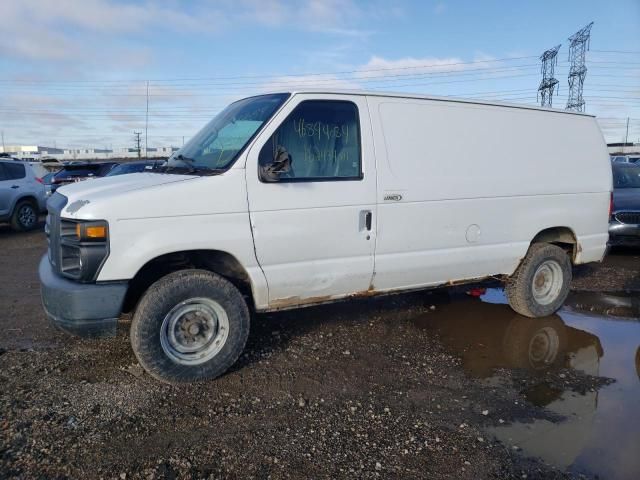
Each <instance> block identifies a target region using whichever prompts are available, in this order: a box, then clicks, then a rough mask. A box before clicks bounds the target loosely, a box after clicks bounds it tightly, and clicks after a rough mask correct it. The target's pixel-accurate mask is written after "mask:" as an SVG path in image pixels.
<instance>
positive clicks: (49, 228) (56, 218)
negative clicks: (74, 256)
mask: <svg viewBox="0 0 640 480" xmlns="http://www.w3.org/2000/svg"><path fill="white" fill-rule="evenodd" d="M66 204H67V198H66V197H65V196H63V195H61V194H59V193H57V192H56V193H54V194H53V195H51V197H49V201H48V202H47V210H48V211H49V214H48V215H47V224H46V226H45V231H46V232H47V243H48V244H49V251H48V255H49V262H50V263H51V265H52V266H53V269H54V271H57V272H60V269H61V260H60V256H61V255H60V254H61V252H60V213H61V212H62V209H63V208H64V206H65V205H66Z"/></svg>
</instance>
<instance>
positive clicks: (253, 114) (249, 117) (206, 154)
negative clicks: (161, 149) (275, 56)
mask: <svg viewBox="0 0 640 480" xmlns="http://www.w3.org/2000/svg"><path fill="white" fill-rule="evenodd" d="M288 97H289V94H286V93H282V94H271V95H260V96H257V97H251V98H245V99H243V100H238V101H237V102H234V103H232V104H231V105H229V106H228V107H227V108H225V109H224V110H223V111H222V112H220V113H219V114H218V115H216V117H215V118H214V119H213V120H211V121H210V122H209V123H208V124H207V125H206V126H205V127H204V128H203V129H202V130H200V131H199V132H198V133H197V134H196V135H195V136H194V137H193V138H192V139H191V140H189V141H188V142H187V143H186V144H185V145H184V147H182V148H181V149H180V150H178V151H177V152H176V153H175V154H173V155H172V156H171V158H169V160H168V161H167V163H166V165H165V166H163V167H162V168H161V169H158V170H156V171H165V172H166V171H172V172H173V171H175V173H202V174H207V173H208V172H216V171H220V170H224V169H226V168H228V167H229V166H231V164H232V163H233V162H234V161H235V159H236V158H237V156H238V155H239V154H240V152H241V151H242V149H243V148H244V147H245V145H247V143H249V141H250V140H251V139H252V138H253V136H254V135H255V134H256V133H257V132H258V130H259V129H260V128H261V127H262V126H263V125H264V124H265V123H266V122H267V121H268V120H269V119H270V118H271V116H272V115H273V114H274V113H275V112H276V110H278V108H280V106H281V105H282V104H283V103H284V102H285V100H286V99H287V98H288Z"/></svg>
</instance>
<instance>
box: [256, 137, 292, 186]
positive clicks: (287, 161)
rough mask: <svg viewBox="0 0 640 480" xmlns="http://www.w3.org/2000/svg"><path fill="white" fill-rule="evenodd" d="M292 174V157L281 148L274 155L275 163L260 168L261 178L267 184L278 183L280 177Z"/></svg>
mask: <svg viewBox="0 0 640 480" xmlns="http://www.w3.org/2000/svg"><path fill="white" fill-rule="evenodd" d="M289 172H291V155H289V152H287V149H286V148H284V147H282V146H279V147H278V148H277V149H276V153H275V154H274V155H273V162H271V163H268V164H266V165H264V166H261V167H260V178H261V179H262V180H263V181H265V182H278V181H280V176H281V175H283V174H286V173H289Z"/></svg>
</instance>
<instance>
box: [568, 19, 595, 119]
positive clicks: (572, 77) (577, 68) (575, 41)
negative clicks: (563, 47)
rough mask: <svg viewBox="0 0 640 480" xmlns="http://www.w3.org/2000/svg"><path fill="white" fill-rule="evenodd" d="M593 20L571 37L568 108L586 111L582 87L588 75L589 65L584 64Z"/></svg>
mask: <svg viewBox="0 0 640 480" xmlns="http://www.w3.org/2000/svg"><path fill="white" fill-rule="evenodd" d="M592 26H593V22H591V23H590V24H589V25H587V26H586V27H584V28H582V29H581V30H578V31H577V32H576V33H574V34H573V35H571V36H570V37H569V42H570V43H569V62H571V67H570V68H569V97H568V98H567V108H566V109H567V110H574V111H576V112H584V99H583V98H582V87H583V85H584V78H585V77H586V75H587V67H586V66H585V64H584V61H585V58H584V57H585V53H586V51H587V50H589V39H590V37H591V27H592Z"/></svg>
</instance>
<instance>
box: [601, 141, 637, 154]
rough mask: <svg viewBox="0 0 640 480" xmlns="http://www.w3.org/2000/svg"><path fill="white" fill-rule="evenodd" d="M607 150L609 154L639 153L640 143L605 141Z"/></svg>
mask: <svg viewBox="0 0 640 480" xmlns="http://www.w3.org/2000/svg"><path fill="white" fill-rule="evenodd" d="M607 150H609V153H611V154H619V155H629V154H636V153H640V143H631V142H628V143H624V142H620V143H607Z"/></svg>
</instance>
